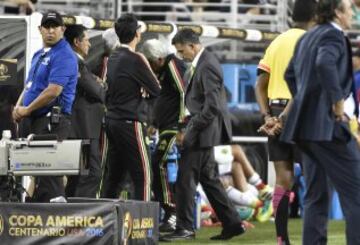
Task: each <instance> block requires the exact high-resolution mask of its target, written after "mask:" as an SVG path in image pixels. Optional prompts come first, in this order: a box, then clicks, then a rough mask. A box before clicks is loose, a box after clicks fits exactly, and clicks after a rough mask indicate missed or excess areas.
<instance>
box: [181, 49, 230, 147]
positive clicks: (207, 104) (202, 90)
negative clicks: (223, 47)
mask: <svg viewBox="0 0 360 245" xmlns="http://www.w3.org/2000/svg"><path fill="white" fill-rule="evenodd" d="M185 105H186V107H187V109H188V110H189V111H190V114H191V119H190V121H189V123H188V125H187V128H186V132H185V136H184V147H189V146H199V147H200V148H206V147H212V146H216V145H222V144H226V143H229V142H230V141H231V123H230V117H229V112H228V110H227V105H226V95H225V88H224V81H223V74H222V70H221V66H220V63H219V61H218V60H217V59H216V58H215V56H214V55H213V54H211V53H210V52H208V51H207V50H204V52H203V53H202V54H201V56H200V59H199V62H198V64H197V67H196V68H195V71H194V75H193V76H192V79H191V81H190V83H189V84H188V87H187V89H186V93H185Z"/></svg>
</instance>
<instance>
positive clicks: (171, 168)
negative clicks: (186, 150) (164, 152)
mask: <svg viewBox="0 0 360 245" xmlns="http://www.w3.org/2000/svg"><path fill="white" fill-rule="evenodd" d="M177 160H178V151H177V147H176V145H173V147H172V148H171V150H170V151H169V153H168V156H167V165H166V167H167V177H168V182H169V183H175V182H176V179H177V172H178V164H177Z"/></svg>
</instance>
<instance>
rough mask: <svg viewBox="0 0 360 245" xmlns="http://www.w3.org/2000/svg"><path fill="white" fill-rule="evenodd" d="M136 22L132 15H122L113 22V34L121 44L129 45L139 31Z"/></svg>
mask: <svg viewBox="0 0 360 245" xmlns="http://www.w3.org/2000/svg"><path fill="white" fill-rule="evenodd" d="M139 27H140V26H139V24H138V20H137V18H136V17H135V15H134V14H130V13H127V14H124V15H122V16H120V18H118V19H117V20H116V22H115V32H116V35H117V36H118V38H119V40H120V42H121V43H130V42H131V41H132V40H133V39H134V38H135V34H136V31H137V30H138V29H139Z"/></svg>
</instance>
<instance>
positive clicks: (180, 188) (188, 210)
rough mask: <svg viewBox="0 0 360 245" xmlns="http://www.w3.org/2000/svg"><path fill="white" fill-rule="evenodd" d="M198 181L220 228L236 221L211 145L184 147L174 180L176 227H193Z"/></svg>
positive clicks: (238, 220)
mask: <svg viewBox="0 0 360 245" xmlns="http://www.w3.org/2000/svg"><path fill="white" fill-rule="evenodd" d="M199 182H200V183H201V185H202V187H203V189H204V191H205V194H206V196H207V197H208V199H209V201H210V204H211V206H212V207H213V208H214V210H215V213H216V215H217V216H218V218H219V219H220V221H221V222H222V224H223V227H224V229H226V228H227V227H231V226H233V225H236V224H240V223H241V219H240V217H239V215H238V213H237V212H236V210H235V207H234V205H233V204H232V203H231V201H230V200H229V199H228V197H227V195H226V192H225V190H224V187H223V186H222V185H221V182H220V180H219V171H218V167H217V163H216V162H215V158H214V149H213V147H208V148H200V149H193V148H184V149H183V150H182V151H181V158H180V163H179V172H178V178H177V182H176V216H177V217H176V218H177V224H176V225H177V228H179V229H186V230H193V220H194V217H193V216H194V206H195V204H194V196H195V193H196V187H197V185H198V183H199Z"/></svg>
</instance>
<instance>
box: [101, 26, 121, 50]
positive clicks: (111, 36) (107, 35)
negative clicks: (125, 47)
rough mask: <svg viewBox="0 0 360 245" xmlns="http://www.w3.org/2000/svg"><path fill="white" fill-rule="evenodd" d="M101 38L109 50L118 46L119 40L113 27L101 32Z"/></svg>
mask: <svg viewBox="0 0 360 245" xmlns="http://www.w3.org/2000/svg"><path fill="white" fill-rule="evenodd" d="M102 38H103V39H104V40H105V43H106V46H107V47H108V48H109V49H110V50H114V49H116V48H118V47H119V46H120V41H119V38H118V36H117V35H116V33H115V29H114V28H110V29H107V30H106V31H104V32H103V34H102Z"/></svg>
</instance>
